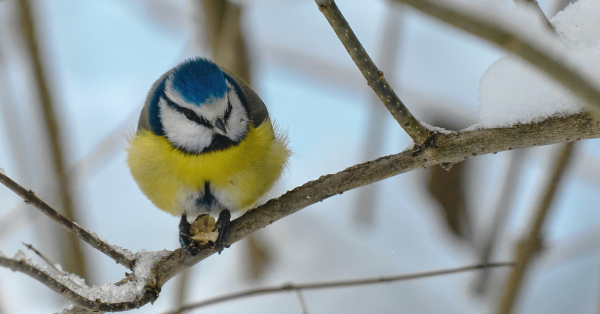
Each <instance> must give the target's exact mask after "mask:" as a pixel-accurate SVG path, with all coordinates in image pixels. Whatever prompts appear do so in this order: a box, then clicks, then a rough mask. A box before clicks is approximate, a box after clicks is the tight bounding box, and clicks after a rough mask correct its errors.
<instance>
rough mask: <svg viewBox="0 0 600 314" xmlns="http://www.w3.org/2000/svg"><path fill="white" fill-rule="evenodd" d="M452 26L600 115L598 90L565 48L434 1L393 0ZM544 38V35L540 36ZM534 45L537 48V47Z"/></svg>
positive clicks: (599, 91)
mask: <svg viewBox="0 0 600 314" xmlns="http://www.w3.org/2000/svg"><path fill="white" fill-rule="evenodd" d="M396 1H398V2H402V3H406V4H408V5H410V6H411V7H413V8H415V9H417V10H419V11H421V12H423V13H425V14H427V15H430V16H432V17H435V18H437V19H438V20H440V21H444V22H446V23H448V24H451V25H454V26H456V27H458V28H460V29H462V30H464V31H466V32H468V33H471V34H473V35H475V36H478V37H481V38H483V39H487V40H489V41H491V42H493V43H496V44H498V45H499V46H501V47H502V48H504V49H505V50H508V51H511V52H513V53H514V54H516V55H518V56H519V57H521V58H523V59H524V60H526V61H528V62H529V63H531V64H532V65H533V66H535V67H537V68H538V69H539V70H541V71H543V72H545V73H546V74H548V75H549V76H551V77H552V78H554V79H555V80H556V81H557V82H559V83H560V84H562V85H563V86H565V87H566V88H568V89H569V90H571V91H572V92H573V93H574V94H575V95H577V96H579V98H581V99H582V100H583V101H585V102H586V103H587V105H589V107H590V108H591V109H592V110H594V112H596V113H598V114H600V89H599V88H598V86H597V85H594V84H592V83H591V80H590V79H589V78H588V77H586V76H585V75H583V74H582V73H581V69H579V68H578V67H576V66H573V65H571V64H569V63H568V60H565V59H566V55H565V54H566V50H565V48H562V49H561V48H560V47H559V46H554V45H549V44H548V43H547V42H545V41H541V40H539V41H537V42H535V44H534V43H533V42H532V37H533V36H529V37H527V36H526V35H525V34H526V33H520V32H517V31H515V30H513V29H511V28H510V27H508V26H506V25H500V24H494V22H493V21H491V20H490V19H489V18H487V19H486V18H485V17H481V16H478V15H475V14H469V13H467V12H464V11H461V10H459V9H457V8H455V7H454V6H452V4H451V3H448V2H443V1H433V0H396ZM542 35H543V34H542ZM536 44H537V45H538V46H536Z"/></svg>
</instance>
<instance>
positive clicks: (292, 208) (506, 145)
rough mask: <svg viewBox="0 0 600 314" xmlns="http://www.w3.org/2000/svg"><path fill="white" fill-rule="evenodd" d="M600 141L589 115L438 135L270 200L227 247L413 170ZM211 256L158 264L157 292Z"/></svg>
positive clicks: (239, 226)
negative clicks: (527, 149)
mask: <svg viewBox="0 0 600 314" xmlns="http://www.w3.org/2000/svg"><path fill="white" fill-rule="evenodd" d="M597 137H600V122H599V121H598V120H596V119H595V118H594V117H593V116H592V115H591V114H589V113H580V114H576V115H571V116H568V117H554V118H548V119H546V120H543V121H540V122H536V123H530V124H520V125H515V126H512V127H507V128H495V129H483V130H471V131H463V132H454V133H451V134H437V135H435V137H434V139H433V140H432V142H431V143H430V145H428V146H426V147H416V148H413V149H411V150H407V151H404V152H401V153H399V154H396V155H390V156H386V157H382V158H379V159H377V160H374V161H370V162H366V163H363V164H359V165H355V166H352V167H350V168H347V169H345V170H343V171H341V172H338V173H336V174H332V175H324V176H321V177H320V178H319V179H318V180H314V181H310V182H307V183H305V184H304V185H302V186H299V187H297V188H295V189H293V190H292V191H289V192H287V193H285V194H284V195H282V196H280V197H279V198H276V199H272V200H270V201H268V202H267V203H265V204H264V205H261V206H259V207H257V208H255V209H253V210H251V211H249V212H247V213H246V214H245V215H244V216H242V217H241V218H239V219H236V220H234V221H233V222H232V224H231V233H230V241H231V243H234V242H236V241H239V240H240V239H242V238H244V237H246V236H248V235H249V234H251V233H253V232H256V231H257V230H259V229H261V228H264V227H266V226H268V225H270V224H272V223H273V222H275V221H277V220H279V219H281V218H284V217H286V216H289V215H291V214H293V213H295V212H297V211H299V210H301V209H303V208H305V207H307V206H310V205H312V204H315V203H318V202H321V201H323V200H324V199H327V198H329V197H331V196H334V195H338V194H342V193H344V192H346V191H348V190H351V189H355V188H358V187H361V186H365V185H368V184H371V183H374V182H377V181H381V180H384V179H387V178H390V177H392V176H395V175H398V174H401V173H404V172H408V171H411V170H414V169H418V168H426V167H430V166H433V165H436V164H441V163H455V162H460V161H463V160H465V159H467V158H469V157H472V156H477V155H484V154H490V153H496V152H499V151H505V150H511V149H518V148H524V147H531V146H542V145H549V144H556V143H561V142H569V141H575V140H581V139H589V138H597ZM213 253H215V251H214V250H204V251H201V252H200V253H199V254H198V255H197V256H196V257H192V256H190V255H188V254H185V252H184V251H183V250H182V249H178V250H176V251H174V252H173V253H171V254H170V255H169V256H167V257H165V258H163V260H162V261H161V262H159V263H158V265H157V267H156V271H157V274H158V287H161V286H162V285H164V284H165V283H166V282H167V281H168V280H169V279H170V278H171V277H173V276H175V275H176V274H177V273H179V272H180V271H182V270H184V269H186V268H189V267H191V266H193V265H194V264H196V263H198V262H200V261H201V260H203V259H205V258H207V257H208V256H210V255H212V254H213Z"/></svg>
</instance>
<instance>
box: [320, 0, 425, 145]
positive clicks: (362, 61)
mask: <svg viewBox="0 0 600 314" xmlns="http://www.w3.org/2000/svg"><path fill="white" fill-rule="evenodd" d="M315 2H316V3H317V4H318V5H319V10H320V11H321V12H322V13H323V15H325V18H327V21H328V22H329V24H330V25H331V27H332V28H333V30H334V31H335V33H336V35H337V36H338V38H339V39H340V41H341V42H342V44H343V45H344V48H346V51H348V54H350V57H352V60H353V61H354V63H356V66H357V67H358V69H359V70H360V72H361V73H362V74H363V76H364V77H365V79H366V80H367V82H368V84H369V86H371V88H372V89H373V91H374V92H375V94H377V96H378V97H379V99H381V102H383V104H384V105H385V107H386V108H387V109H388V110H389V111H390V113H391V114H392V116H393V117H394V119H396V121H398V123H399V124H400V126H402V128H403V129H404V130H405V131H406V133H408V135H409V136H410V137H411V138H412V139H413V141H414V142H415V143H416V144H417V145H422V144H423V143H425V141H427V139H428V138H429V136H430V135H431V132H429V130H427V128H425V127H424V126H423V125H421V123H420V122H419V120H417V118H415V117H414V116H413V115H412V113H410V111H409V110H408V108H406V106H405V105H404V104H403V103H402V101H401V100H400V98H399V97H398V95H396V93H395V92H394V90H393V89H392V87H391V86H390V84H388V82H387V81H386V79H385V77H384V76H383V72H381V71H379V69H378V68H377V66H376V65H375V63H373V60H371V57H369V55H368V54H367V52H366V51H365V48H363V46H362V44H361V43H360V41H359V40H358V38H357V37H356V35H355V34H354V32H353V31H352V29H351V28H350V25H348V22H347V21H346V19H345V18H344V16H343V15H342V12H340V10H339V9H338V7H337V5H336V4H335V1H333V0H315Z"/></svg>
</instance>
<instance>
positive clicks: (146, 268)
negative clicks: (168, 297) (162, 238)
mask: <svg viewBox="0 0 600 314" xmlns="http://www.w3.org/2000/svg"><path fill="white" fill-rule="evenodd" d="M127 252H129V251H127ZM129 253H131V252H129ZM169 253H170V252H169V251H167V250H163V251H145V250H142V251H140V252H137V253H136V254H133V255H132V257H133V258H135V259H136V263H135V267H134V269H133V274H132V275H130V276H131V278H135V279H132V280H131V281H129V282H127V283H125V284H122V285H120V286H116V285H114V284H112V283H107V284H104V285H101V286H93V287H89V286H87V285H86V284H85V279H83V278H81V277H79V276H77V275H75V274H67V275H65V276H60V277H59V278H58V279H59V281H60V282H61V283H62V284H64V285H66V286H67V287H69V288H71V289H72V290H73V291H75V292H76V293H78V294H80V295H81V296H83V297H85V298H87V299H90V300H98V299H99V300H100V301H101V302H106V303H115V302H127V301H134V300H136V299H137V298H138V297H141V296H142V295H143V294H144V292H145V291H146V290H145V287H146V284H147V283H148V280H150V279H151V278H152V266H154V264H155V263H156V262H158V261H159V260H160V259H161V258H163V257H164V256H166V255H168V254H169Z"/></svg>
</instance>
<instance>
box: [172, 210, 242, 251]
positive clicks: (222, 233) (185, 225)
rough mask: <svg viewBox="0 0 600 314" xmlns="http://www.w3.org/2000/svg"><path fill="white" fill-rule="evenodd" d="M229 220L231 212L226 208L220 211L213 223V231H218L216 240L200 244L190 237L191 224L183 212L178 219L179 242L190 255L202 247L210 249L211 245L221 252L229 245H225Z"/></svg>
mask: <svg viewBox="0 0 600 314" xmlns="http://www.w3.org/2000/svg"><path fill="white" fill-rule="evenodd" d="M230 222H231V212H230V211H229V210H228V209H225V210H223V211H221V213H219V218H218V219H217V222H216V224H215V228H214V229H213V232H214V231H218V232H219V235H218V236H217V240H216V241H215V242H212V241H208V243H207V244H201V243H200V242H198V241H195V240H194V239H192V236H191V234H190V227H191V224H190V223H189V222H188V221H187V216H186V215H185V214H183V215H181V220H180V221H179V244H180V245H181V247H182V248H183V249H184V250H185V251H186V252H187V253H188V254H190V255H192V256H196V254H198V253H199V252H200V251H201V250H203V249H212V248H213V247H214V248H216V249H217V251H218V252H219V254H221V251H223V249H225V248H228V247H229V246H228V245H227V239H228V238H229V223H230Z"/></svg>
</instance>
